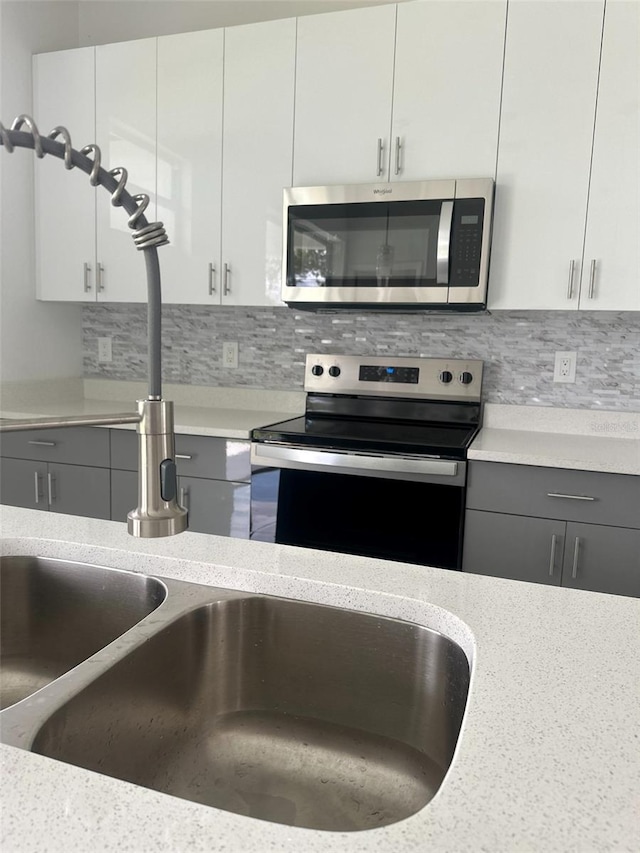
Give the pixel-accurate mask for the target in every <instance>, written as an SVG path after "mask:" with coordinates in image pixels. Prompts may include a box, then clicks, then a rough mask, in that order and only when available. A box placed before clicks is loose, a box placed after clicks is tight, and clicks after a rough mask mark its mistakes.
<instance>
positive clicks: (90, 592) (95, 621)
mask: <svg viewBox="0 0 640 853" xmlns="http://www.w3.org/2000/svg"><path fill="white" fill-rule="evenodd" d="M165 595H166V589H165V586H164V584H162V583H161V582H160V581H158V580H156V579H155V578H148V577H144V576H143V575H137V574H134V573H132V572H124V571H119V570H118V569H107V568H101V567H98V566H88V565H84V564H83V563H72V562H66V561H63V560H48V559H42V558H38V557H1V558H0V601H1V612H0V708H8V707H9V706H10V705H13V704H15V703H16V702H19V701H20V700H22V699H25V698H26V697H27V696H30V695H31V694H32V693H35V692H36V690H40V688H42V687H44V686H45V685H47V684H49V683H50V682H52V681H53V680H55V679H56V678H58V677H59V676H61V675H63V674H64V673H65V672H68V671H69V670H70V669H72V668H73V667H75V666H77V665H78V664H79V663H81V662H82V661H84V660H86V659H87V658H88V657H90V656H91V655H93V654H95V652H97V651H98V650H99V649H101V648H103V647H104V646H106V645H107V644H108V643H110V642H111V641H112V640H115V639H116V638H117V637H119V636H120V635H121V634H123V633H124V632H125V631H127V630H128V629H129V628H131V627H132V626H133V625H135V624H136V623H137V622H139V621H140V620H141V619H142V618H144V617H145V616H147V615H148V614H149V613H151V612H152V611H153V610H155V609H156V608H157V607H158V606H159V605H160V604H161V603H162V601H163V600H164V597H165Z"/></svg>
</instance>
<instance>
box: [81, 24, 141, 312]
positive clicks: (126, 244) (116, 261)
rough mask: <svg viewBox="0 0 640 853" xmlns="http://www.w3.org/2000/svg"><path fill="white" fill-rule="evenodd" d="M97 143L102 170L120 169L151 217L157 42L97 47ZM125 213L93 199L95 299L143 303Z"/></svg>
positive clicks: (135, 253) (103, 198) (104, 200)
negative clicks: (143, 197) (146, 202)
mask: <svg viewBox="0 0 640 853" xmlns="http://www.w3.org/2000/svg"><path fill="white" fill-rule="evenodd" d="M96 139H97V142H98V145H99V146H100V149H101V151H102V165H103V166H104V167H105V168H106V169H113V168H115V167H117V166H123V167H124V168H125V169H127V171H128V173H129V180H128V182H127V191H128V192H129V193H130V194H131V195H136V194H137V193H146V195H148V196H149V198H150V204H149V207H148V208H147V211H146V214H145V215H146V217H147V219H148V220H149V221H150V222H153V221H155V219H156V203H155V198H156V39H142V40H140V41H131V42H122V43H119V44H108V45H100V46H98V47H97V48H96ZM128 218H129V217H128V215H127V214H126V212H125V211H124V210H123V209H122V208H121V207H114V206H113V205H112V204H111V201H110V199H109V195H108V193H106V192H105V191H104V190H102V191H101V192H100V193H99V195H98V212H97V258H98V267H99V269H98V285H97V287H98V299H99V300H100V301H105V302H146V299H147V284H146V274H145V264H144V258H143V255H142V252H139V251H138V250H137V249H136V248H135V245H134V243H133V238H132V237H131V233H132V232H131V229H130V228H129V227H128V225H127V220H128Z"/></svg>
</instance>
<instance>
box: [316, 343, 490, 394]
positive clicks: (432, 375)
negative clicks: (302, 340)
mask: <svg viewBox="0 0 640 853" xmlns="http://www.w3.org/2000/svg"><path fill="white" fill-rule="evenodd" d="M482 367H483V362H482V361H480V360H478V359H463V358H420V357H415V358H414V357H409V356H388V357H387V356H385V357H381V356H355V355H326V354H322V355H307V360H306V367H305V382H304V388H305V391H309V392H316V393H327V394H362V395H370V396H378V397H417V398H420V399H425V398H426V399H433V400H473V401H479V400H480V392H481V389H482Z"/></svg>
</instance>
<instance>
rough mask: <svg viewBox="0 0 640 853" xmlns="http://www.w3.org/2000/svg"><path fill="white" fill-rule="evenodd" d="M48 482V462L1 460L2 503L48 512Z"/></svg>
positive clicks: (0, 497)
mask: <svg viewBox="0 0 640 853" xmlns="http://www.w3.org/2000/svg"><path fill="white" fill-rule="evenodd" d="M46 480H47V463H46V462H30V461H28V460H25V459H0V503H3V504H9V505H10V506H21V507H25V508H26V509H44V510H46V509H48V506H47V494H46Z"/></svg>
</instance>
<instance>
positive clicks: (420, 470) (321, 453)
mask: <svg viewBox="0 0 640 853" xmlns="http://www.w3.org/2000/svg"><path fill="white" fill-rule="evenodd" d="M251 463H252V465H264V466H266V467H271V468H278V467H284V466H285V465H286V467H288V468H297V469H300V470H304V469H305V468H309V469H315V468H317V467H318V466H322V467H325V466H326V467H327V468H333V469H334V471H335V473H340V469H342V470H345V469H348V470H350V471H353V470H359V471H362V472H363V473H372V474H373V473H378V472H385V473H392V474H430V475H436V476H441V477H456V476H457V474H458V467H459V463H458V462H453V461H451V460H448V459H424V458H422V459H421V458H419V457H404V456H395V457H394V456H391V457H390V456H367V455H364V454H363V455H360V454H358V455H355V454H347V453H335V452H331V451H328V450H305V449H302V448H299V447H283V446H282V445H278V446H274V445H269V444H257V443H253V444H252V445H251Z"/></svg>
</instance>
